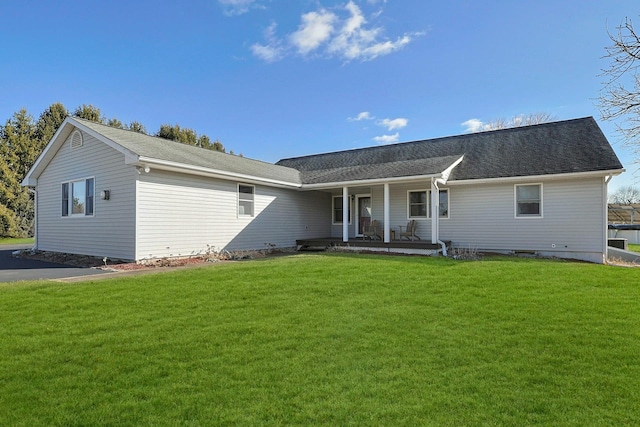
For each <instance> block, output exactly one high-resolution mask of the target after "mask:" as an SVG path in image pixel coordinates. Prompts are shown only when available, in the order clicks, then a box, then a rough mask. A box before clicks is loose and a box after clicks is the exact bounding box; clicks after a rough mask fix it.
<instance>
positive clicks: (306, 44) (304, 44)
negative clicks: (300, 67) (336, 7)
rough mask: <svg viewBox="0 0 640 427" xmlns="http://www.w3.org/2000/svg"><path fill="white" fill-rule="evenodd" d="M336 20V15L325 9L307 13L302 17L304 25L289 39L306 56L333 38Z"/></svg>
mask: <svg viewBox="0 0 640 427" xmlns="http://www.w3.org/2000/svg"><path fill="white" fill-rule="evenodd" d="M336 19H337V16H336V15H334V14H333V13H331V12H328V11H326V10H323V9H322V10H319V11H318V12H309V13H306V14H304V15H302V24H300V26H299V27H298V31H296V32H295V33H293V34H291V35H290V36H289V39H290V40H291V43H292V44H293V46H294V47H295V48H296V49H297V50H298V52H299V53H300V54H302V55H306V54H307V53H309V52H311V51H312V50H315V49H317V48H318V47H319V46H320V45H321V44H322V43H324V42H325V41H326V40H327V39H328V38H329V37H330V36H331V33H332V32H333V23H334V22H335V20H336Z"/></svg>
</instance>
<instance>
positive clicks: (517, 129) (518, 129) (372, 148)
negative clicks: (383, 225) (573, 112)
mask: <svg viewBox="0 0 640 427" xmlns="http://www.w3.org/2000/svg"><path fill="white" fill-rule="evenodd" d="M584 120H594V121H595V119H594V118H593V116H585V117H578V118H573V119H566V120H555V121H552V122H545V123H536V124H532V125H527V126H513V127H509V128H504V129H492V130H486V131H481V132H467V133H462V134H456V135H446V136H439V137H434V138H427V139H417V140H413V141H403V142H396V143H393V144H384V145H373V146H369V147H360V148H351V149H347V150H339V151H327V152H324V153H316V154H308V155H305V156H297V157H287V158H283V159H280V160H278V161H277V162H276V164H278V163H280V162H283V161H289V160H299V159H308V158H313V157H319V156H328V155H337V154H346V153H356V152H366V151H375V150H384V149H387V148H389V147H400V146H406V145H410V144H418V143H426V142H435V141H445V140H449V139H463V138H466V137H469V136H472V135H488V134H496V133H507V132H523V131H527V130H530V129H531V128H534V127H548V126H557V125H559V124H563V125H564V124H569V123H570V122H576V121H584Z"/></svg>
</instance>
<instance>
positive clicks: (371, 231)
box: [362, 219, 380, 240]
mask: <svg viewBox="0 0 640 427" xmlns="http://www.w3.org/2000/svg"><path fill="white" fill-rule="evenodd" d="M367 237H368V238H369V239H370V240H373V239H380V223H379V222H378V220H377V219H374V220H373V221H371V222H370V223H369V224H368V225H366V226H365V227H364V230H362V240H365V239H366V238H367Z"/></svg>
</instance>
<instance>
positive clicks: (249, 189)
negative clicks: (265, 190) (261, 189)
mask: <svg viewBox="0 0 640 427" xmlns="http://www.w3.org/2000/svg"><path fill="white" fill-rule="evenodd" d="M255 189H256V188H255V187H254V186H253V185H245V184H238V216H253V211H254V196H255Z"/></svg>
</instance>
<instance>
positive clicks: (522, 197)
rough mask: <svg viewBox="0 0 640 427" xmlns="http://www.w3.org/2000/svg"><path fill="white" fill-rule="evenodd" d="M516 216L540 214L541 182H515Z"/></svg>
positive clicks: (539, 215)
mask: <svg viewBox="0 0 640 427" xmlns="http://www.w3.org/2000/svg"><path fill="white" fill-rule="evenodd" d="M514 191H515V205H516V218H538V217H541V216H542V184H516V186H515V190H514Z"/></svg>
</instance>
